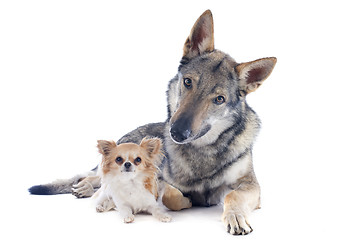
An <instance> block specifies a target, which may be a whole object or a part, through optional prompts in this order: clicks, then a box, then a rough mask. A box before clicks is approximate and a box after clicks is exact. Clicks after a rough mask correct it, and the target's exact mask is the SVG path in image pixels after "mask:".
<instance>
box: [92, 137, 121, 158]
mask: <svg viewBox="0 0 352 240" xmlns="http://www.w3.org/2000/svg"><path fill="white" fill-rule="evenodd" d="M116 146H117V145H116V143H115V142H114V141H106V140H98V145H97V147H98V149H99V152H100V153H101V154H103V156H108V155H109V154H110V153H111V150H112V149H113V148H114V147H116Z"/></svg>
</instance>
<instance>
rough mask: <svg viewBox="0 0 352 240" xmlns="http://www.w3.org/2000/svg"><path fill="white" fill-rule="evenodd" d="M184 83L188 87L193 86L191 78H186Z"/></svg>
mask: <svg viewBox="0 0 352 240" xmlns="http://www.w3.org/2000/svg"><path fill="white" fill-rule="evenodd" d="M183 84H184V85H185V87H186V88H188V89H190V88H191V87H192V80H191V79H190V78H184V79H183Z"/></svg>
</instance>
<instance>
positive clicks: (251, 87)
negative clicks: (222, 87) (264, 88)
mask: <svg viewBox="0 0 352 240" xmlns="http://www.w3.org/2000/svg"><path fill="white" fill-rule="evenodd" d="M276 62H277V59H276V58H275V57H271V58H262V59H257V60H255V61H251V62H246V63H241V64H239V65H237V66H236V71H237V72H238V75H239V77H240V81H241V82H240V83H241V84H242V88H243V90H244V91H245V92H246V94H248V93H251V92H254V91H255V90H257V89H258V87H260V85H262V83H263V82H264V80H265V79H267V78H268V77H269V75H270V74H271V72H272V71H273V69H274V66H275V64H276ZM250 79H252V80H250Z"/></svg>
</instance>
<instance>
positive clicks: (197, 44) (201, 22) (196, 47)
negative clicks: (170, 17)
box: [183, 10, 214, 59]
mask: <svg viewBox="0 0 352 240" xmlns="http://www.w3.org/2000/svg"><path fill="white" fill-rule="evenodd" d="M213 50H214V24H213V15H212V14H211V11H210V10H207V11H205V12H204V13H203V14H202V15H201V16H200V17H199V18H198V20H197V21H196V23H195V24H194V25H193V28H192V30H191V33H190V35H189V37H188V38H187V39H186V42H185V45H184V46H183V57H185V58H189V59H191V58H193V57H195V56H198V55H200V54H202V53H204V52H211V51H213Z"/></svg>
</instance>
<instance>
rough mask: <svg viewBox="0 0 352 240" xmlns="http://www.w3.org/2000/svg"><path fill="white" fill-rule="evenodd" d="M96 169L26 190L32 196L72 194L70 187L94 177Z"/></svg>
mask: <svg viewBox="0 0 352 240" xmlns="http://www.w3.org/2000/svg"><path fill="white" fill-rule="evenodd" d="M96 171H97V167H96V168H94V169H92V170H91V171H89V172H87V173H83V174H78V175H76V176H74V177H72V178H69V179H59V180H56V181H54V182H51V183H48V184H41V185H35V186H32V187H30V188H29V189H28V191H29V193H30V194H34V195H55V194H65V193H72V186H73V185H74V184H77V183H79V182H80V181H82V180H83V179H84V178H86V177H88V176H91V175H95V174H96Z"/></svg>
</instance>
